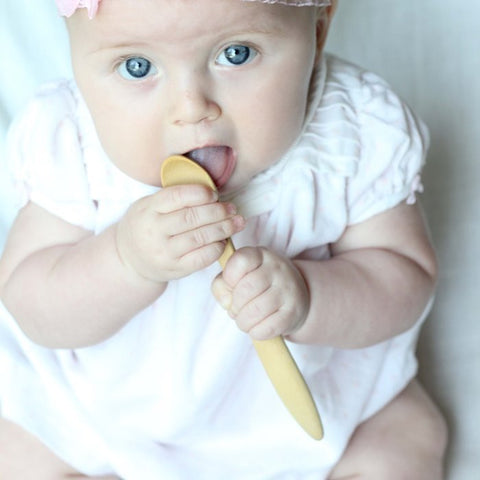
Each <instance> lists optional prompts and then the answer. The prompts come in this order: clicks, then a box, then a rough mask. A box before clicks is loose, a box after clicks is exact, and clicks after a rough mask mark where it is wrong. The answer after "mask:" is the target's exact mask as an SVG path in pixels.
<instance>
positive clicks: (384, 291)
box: [288, 249, 435, 348]
mask: <svg viewBox="0 0 480 480" xmlns="http://www.w3.org/2000/svg"><path fill="white" fill-rule="evenodd" d="M295 264H296V266H297V268H298V269H299V271H300V272H301V273H302V275H303V277H304V278H305V279H306V283H307V285H308V288H309V290H310V292H311V295H310V298H311V301H310V309H309V313H308V316H307V319H306V320H305V322H304V323H303V325H302V326H301V327H300V328H299V329H298V330H296V331H295V332H293V333H292V334H290V335H289V336H288V339H289V340H291V341H293V342H298V343H311V344H322V345H329V346H334V347H338V348H362V347H367V346H370V345H374V344H376V343H378V342H381V341H383V340H386V339H388V338H391V337H393V336H395V335H398V334H400V333H402V332H404V331H406V330H407V329H408V328H409V327H411V326H412V325H413V324H414V323H415V321H416V320H417V319H418V318H419V317H420V316H421V315H422V313H423V311H424V310H425V308H426V306H427V305H428V303H429V301H430V300H431V297H432V295H433V291H434V287H435V273H434V272H429V271H427V270H425V269H424V268H422V267H421V266H420V265H419V264H417V263H416V262H414V261H413V260H412V259H410V258H407V257H404V256H402V255H399V254H397V253H395V252H389V251H386V250H381V249H378V250H377V249H368V250H358V251H354V252H349V253H348V254H342V255H340V256H338V257H333V258H332V259H330V260H324V261H319V262H314V261H310V260H306V261H302V260H300V261H296V262H295Z"/></svg>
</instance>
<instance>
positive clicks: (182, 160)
mask: <svg viewBox="0 0 480 480" xmlns="http://www.w3.org/2000/svg"><path fill="white" fill-rule="evenodd" d="M161 180H162V185H163V186H164V187H169V186H173V185H185V184H200V185H205V186H208V187H210V188H211V189H213V190H216V187H215V184H214V182H213V180H212V179H211V178H210V175H209V174H208V173H207V172H206V171H205V170H204V169H203V168H202V167H201V166H200V165H199V164H198V163H195V162H194V161H192V160H190V159H189V158H187V157H183V156H181V155H174V156H171V157H169V158H167V159H166V160H165V161H164V162H163V164H162V169H161ZM234 252H235V248H234V246H233V243H232V241H231V239H228V241H227V245H226V247H225V251H224V252H223V254H222V256H221V257H220V259H219V263H220V265H221V267H222V268H225V265H226V263H227V261H228V259H229V258H230V257H231V255H232V254H233V253H234ZM252 341H253V345H254V347H255V350H256V351H257V354H258V356H259V358H260V360H261V362H262V364H263V367H264V369H265V371H266V372H267V375H268V377H269V378H270V381H271V382H272V384H273V386H274V387H275V390H276V391H277V394H278V395H279V397H280V398H281V399H282V401H283V403H284V404H285V406H286V407H287V409H288V410H289V411H290V413H291V415H292V416H293V417H294V418H295V420H296V421H297V422H298V424H299V425H300V426H301V427H302V428H303V429H304V430H305V431H306V432H307V433H308V434H309V435H310V436H311V437H313V438H314V439H316V440H320V439H322V438H323V427H322V422H321V420H320V416H319V414H318V411H317V407H316V405H315V402H314V401H313V398H312V395H311V393H310V390H309V389H308V386H307V384H306V383H305V380H304V378H303V376H302V374H301V373H300V371H299V369H298V367H297V364H296V363H295V360H294V359H293V357H292V355H291V353H290V351H289V350H288V347H287V346H286V344H285V341H284V340H283V337H281V336H279V337H275V338H272V339H270V340H262V341H259V340H252Z"/></svg>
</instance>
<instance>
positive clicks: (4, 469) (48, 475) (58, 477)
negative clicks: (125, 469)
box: [0, 417, 118, 480]
mask: <svg viewBox="0 0 480 480" xmlns="http://www.w3.org/2000/svg"><path fill="white" fill-rule="evenodd" d="M0 478H9V479H12V480H13V479H15V480H16V479H18V480H20V479H21V480H67V479H70V480H73V479H78V480H81V479H86V478H89V477H85V476H84V475H82V474H81V473H78V472H76V471H75V470H73V469H72V468H71V467H69V466H68V465H67V464H66V463H64V462H63V461H62V460H60V459H59V458H58V457H57V456H56V455H54V454H53V453H52V452H51V451H50V450H48V448H46V447H45V446H44V445H43V444H42V443H41V442H40V441H39V440H38V439H37V438H35V437H34V436H33V435H31V434H29V433H28V432H26V431H25V430H24V429H22V428H21V427H19V426H18V425H16V424H14V423H12V422H9V421H8V420H5V419H2V418H1V417H0ZM94 478H95V479H97V480H118V478H117V477H113V476H106V477H94Z"/></svg>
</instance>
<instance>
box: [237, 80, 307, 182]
mask: <svg viewBox="0 0 480 480" xmlns="http://www.w3.org/2000/svg"><path fill="white" fill-rule="evenodd" d="M285 83H289V82H283V83H279V82H277V84H278V88H275V89H266V90H265V91H263V92H260V95H259V96H258V98H259V99H261V101H259V102H257V103H256V105H255V106H254V107H253V108H252V111H251V112H250V114H249V115H248V118H250V122H246V123H248V125H246V129H248V131H249V138H250V140H251V141H249V142H246V144H247V146H249V147H250V149H251V151H250V155H249V156H248V158H249V161H252V162H253V163H252V164H251V165H250V169H251V170H252V172H251V173H253V174H256V173H259V172H261V171H263V170H265V169H266V168H268V167H269V166H271V165H273V164H275V163H276V162H277V161H279V160H280V158H281V157H282V156H283V155H284V154H285V153H286V152H287V151H288V149H289V148H290V147H291V146H292V144H293V143H294V142H295V140H296V139H297V137H298V135H299V134H300V132H301V129H302V126H303V122H304V119H305V110H306V98H307V94H308V82H303V81H300V84H301V85H299V84H298V83H297V84H296V85H295V86H292V85H290V84H285ZM282 92H283V93H285V92H289V94H288V95H285V94H282Z"/></svg>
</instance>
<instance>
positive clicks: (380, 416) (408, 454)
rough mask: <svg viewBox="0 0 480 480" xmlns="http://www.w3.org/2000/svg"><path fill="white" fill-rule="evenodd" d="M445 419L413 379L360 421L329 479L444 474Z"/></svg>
mask: <svg viewBox="0 0 480 480" xmlns="http://www.w3.org/2000/svg"><path fill="white" fill-rule="evenodd" d="M446 444H447V428H446V424H445V421H444V419H443V417H442V415H441V414H440V412H439V411H438V409H437V407H436V406H435V405H434V404H433V402H432V401H431V400H430V398H429V397H428V396H427V394H426V392H425V391H424V390H423V388H422V387H421V386H420V384H419V383H418V382H417V381H413V382H412V383H410V384H409V385H408V386H407V388H406V389H405V390H404V391H403V392H402V393H400V395H399V396H398V397H396V398H395V399H394V400H393V401H392V402H391V403H390V404H388V405H387V406H386V407H385V408H383V409H382V410H381V411H380V412H378V413H377V414H376V415H374V416H373V417H372V418H370V419H368V420H367V421H366V422H364V423H363V424H361V425H360V426H359V427H358V428H357V430H356V432H355V434H354V435H353V437H352V439H351V440H350V443H349V445H348V447H347V449H346V451H345V453H344V455H343V457H342V458H341V459H340V461H339V463H338V464H337V466H336V467H335V469H334V470H333V472H332V474H331V476H330V480H350V479H351V480H354V479H355V480H357V479H358V480H361V479H368V480H385V479H388V480H442V479H443V456H444V453H445V449H446Z"/></svg>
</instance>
